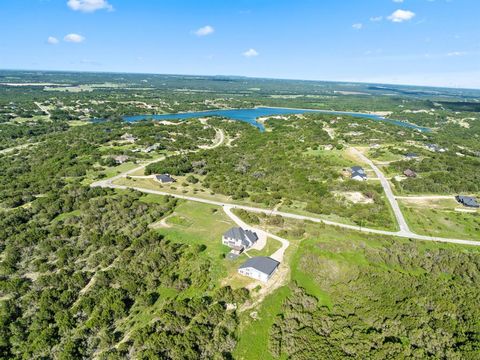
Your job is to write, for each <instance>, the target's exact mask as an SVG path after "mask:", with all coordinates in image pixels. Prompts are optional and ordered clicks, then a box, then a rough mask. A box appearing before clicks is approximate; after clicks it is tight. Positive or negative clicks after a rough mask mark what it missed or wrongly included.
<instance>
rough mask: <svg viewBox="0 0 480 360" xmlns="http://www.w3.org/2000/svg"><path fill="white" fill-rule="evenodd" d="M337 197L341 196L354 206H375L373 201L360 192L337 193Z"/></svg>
mask: <svg viewBox="0 0 480 360" xmlns="http://www.w3.org/2000/svg"><path fill="white" fill-rule="evenodd" d="M335 195H337V196H340V197H342V198H344V199H346V200H348V201H350V202H352V203H354V204H373V199H370V198H369V197H366V196H365V195H364V194H362V193H361V192H360V191H347V192H336V193H335Z"/></svg>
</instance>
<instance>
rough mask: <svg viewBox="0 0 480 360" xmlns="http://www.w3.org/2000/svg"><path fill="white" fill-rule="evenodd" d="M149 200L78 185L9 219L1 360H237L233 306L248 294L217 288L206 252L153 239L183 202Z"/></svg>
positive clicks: (3, 227) (3, 220)
mask: <svg viewBox="0 0 480 360" xmlns="http://www.w3.org/2000/svg"><path fill="white" fill-rule="evenodd" d="M142 196H143V195H142V194H140V193H135V192H129V193H126V194H123V195H120V194H116V193H115V192H114V191H113V190H105V189H98V188H95V189H90V188H85V187H78V186H74V185H70V186H67V187H65V188H64V189H63V190H60V191H58V192H55V193H52V194H50V195H48V196H46V197H42V198H40V199H37V200H36V201H35V202H33V203H32V206H31V207H29V208H20V209H15V210H11V211H7V212H4V213H3V214H2V216H1V217H0V239H1V243H0V246H1V250H2V262H1V266H0V273H1V276H0V295H1V297H2V300H1V301H0V309H1V310H0V334H1V336H0V337H1V339H2V340H1V341H0V357H2V358H49V357H58V358H60V359H71V358H81V357H84V358H91V357H93V356H94V355H101V357H104V358H118V359H120V358H125V356H126V354H127V353H130V354H132V353H133V354H138V357H149V356H151V355H152V354H157V356H160V355H159V354H161V357H162V358H171V359H175V358H178V356H179V354H182V353H185V358H189V359H195V358H203V359H210V358H212V357H213V354H220V357H219V358H229V356H230V355H229V354H230V353H231V351H232V350H233V348H234V346H235V344H236V338H235V331H236V327H237V323H238V320H237V315H236V312H235V310H227V305H228V304H231V303H235V304H236V303H243V302H244V301H245V300H246V299H247V297H248V291H246V290H245V289H241V290H235V291H234V290H232V289H230V288H218V287H217V286H216V284H214V283H213V282H212V280H211V278H210V275H209V274H210V273H211V269H210V266H211V264H210V262H209V260H208V258H206V257H203V256H201V255H200V253H201V252H202V251H204V250H205V247H204V246H203V247H202V246H188V245H181V244H176V243H172V242H170V241H169V240H168V239H166V238H163V237H162V236H160V235H159V234H158V233H156V232H153V231H151V230H150V229H149V224H151V223H153V222H155V221H157V220H158V219H159V218H161V217H162V216H165V215H166V214H168V213H170V212H171V211H172V210H173V209H174V207H175V205H176V200H175V199H174V198H168V197H167V198H164V201H163V202H162V203H158V204H147V203H144V202H143V201H142ZM136 319H140V320H139V321H144V322H141V323H140V324H138V323H137V325H136V326H134V327H133V328H132V327H131V326H133V323H135V322H136ZM133 329H135V330H134V331H133ZM212 334H213V336H212Z"/></svg>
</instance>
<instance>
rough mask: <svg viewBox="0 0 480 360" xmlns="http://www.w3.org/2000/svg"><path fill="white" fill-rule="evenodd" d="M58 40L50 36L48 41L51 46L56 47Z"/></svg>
mask: <svg viewBox="0 0 480 360" xmlns="http://www.w3.org/2000/svg"><path fill="white" fill-rule="evenodd" d="M58 42H59V41H58V39H57V38H56V37H53V36H49V37H48V39H47V43H49V44H51V45H56V44H58Z"/></svg>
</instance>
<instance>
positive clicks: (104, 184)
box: [90, 149, 480, 246]
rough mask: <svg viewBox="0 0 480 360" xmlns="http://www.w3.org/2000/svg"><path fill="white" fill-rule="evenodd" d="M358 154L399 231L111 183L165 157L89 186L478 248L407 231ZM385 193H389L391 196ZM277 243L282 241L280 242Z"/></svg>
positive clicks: (467, 242)
mask: <svg viewBox="0 0 480 360" xmlns="http://www.w3.org/2000/svg"><path fill="white" fill-rule="evenodd" d="M355 150H356V149H355ZM356 151H357V152H358V150H356ZM360 155H361V157H362V159H364V160H365V161H366V162H367V163H368V164H369V165H370V166H372V168H373V169H374V170H375V172H376V173H377V171H378V173H377V175H378V176H379V178H380V179H383V180H382V185H384V184H386V186H384V189H385V192H386V193H387V197H388V199H389V201H390V204H392V208H394V209H397V212H396V213H395V216H396V218H397V220H399V224H403V225H400V231H397V232H394V231H386V230H378V229H370V228H366V227H362V226H357V225H348V224H342V223H338V222H334V221H330V220H324V219H320V218H317V217H313V216H305V215H298V214H292V213H287V212H282V211H278V210H271V209H262V208H257V207H251V206H245V205H237V204H231V203H225V202H220V201H215V200H208V199H203V198H198V197H193V196H186V195H179V194H172V193H168V192H164V191H159V190H150V189H145V188H140V187H132V186H124V185H117V184H114V183H113V181H115V180H118V179H120V178H122V177H126V176H127V175H128V174H131V173H133V172H136V171H138V170H141V169H143V168H144V167H145V166H147V165H149V164H151V163H154V162H157V161H161V160H163V159H164V158H165V157H164V156H163V157H160V158H156V159H153V160H151V161H149V162H148V163H145V164H143V165H140V166H138V167H136V168H135V169H132V170H129V171H126V172H124V173H122V174H119V175H117V176H114V177H112V178H110V179H106V180H100V181H97V182H94V183H92V184H91V185H90V186H92V187H108V188H114V189H133V190H137V191H140V192H143V193H147V194H155V195H164V196H173V197H176V198H178V199H184V200H188V201H196V202H200V203H204V204H210V205H215V206H221V207H223V206H228V207H229V208H231V209H243V210H246V211H251V212H255V213H264V214H267V215H280V216H282V217H285V218H290V219H296V220H307V221H312V222H316V223H323V224H326V225H332V226H337V227H341V228H344V229H349V230H354V231H361V232H364V233H372V234H381V235H387V236H398V237H402V238H409V239H417V240H425V241H438V242H445V243H453V244H461V245H473V246H480V241H473V240H464V239H452V238H442V237H436V236H427V235H418V234H415V233H413V232H412V231H410V229H409V228H408V226H407V224H406V222H405V219H404V217H403V214H402V212H401V211H400V208H399V206H398V203H397V201H396V200H395V197H394V196H393V193H392V190H391V188H390V184H389V183H388V181H387V180H386V179H385V177H384V176H383V173H382V172H381V171H380V170H379V169H378V168H377V167H376V166H375V164H373V163H372V162H371V161H370V160H369V159H368V158H367V157H365V156H364V155H363V154H360ZM388 194H390V196H389V195H388ZM392 200H393V201H392ZM272 237H273V236H272ZM274 238H275V237H274ZM277 240H279V239H277ZM279 241H281V240H279Z"/></svg>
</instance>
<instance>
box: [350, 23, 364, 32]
mask: <svg viewBox="0 0 480 360" xmlns="http://www.w3.org/2000/svg"><path fill="white" fill-rule="evenodd" d="M352 28H354V29H355V30H362V29H363V24H362V23H357V24H353V25H352Z"/></svg>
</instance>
